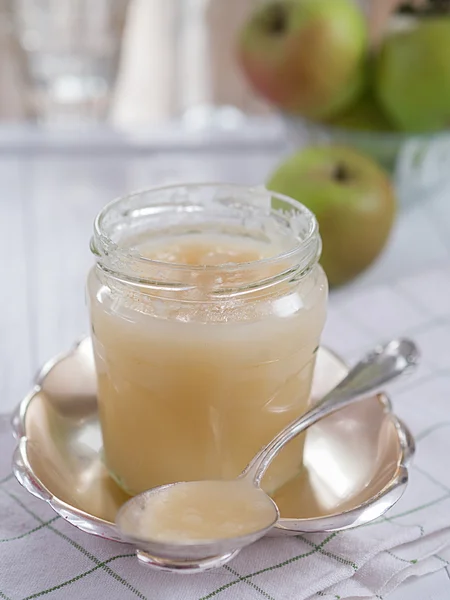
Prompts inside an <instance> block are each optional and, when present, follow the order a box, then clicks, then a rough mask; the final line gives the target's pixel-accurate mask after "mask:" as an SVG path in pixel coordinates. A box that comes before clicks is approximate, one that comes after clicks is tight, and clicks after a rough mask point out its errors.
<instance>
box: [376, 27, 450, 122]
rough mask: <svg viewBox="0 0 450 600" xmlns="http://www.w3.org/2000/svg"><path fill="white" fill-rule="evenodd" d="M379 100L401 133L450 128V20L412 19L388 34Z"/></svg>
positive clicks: (381, 63)
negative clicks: (408, 24)
mask: <svg viewBox="0 0 450 600" xmlns="http://www.w3.org/2000/svg"><path fill="white" fill-rule="evenodd" d="M375 83H376V91H377V95H378V99H379V101H380V103H381V104H382V106H383V107H384V109H385V111H386V113H387V114H388V115H389V117H390V118H391V120H392V121H393V122H394V124H396V125H397V126H398V127H399V128H400V129H401V130H403V131H410V132H428V131H438V130H441V129H444V128H447V127H449V126H450V17H441V18H431V17H429V18H424V19H422V20H413V21H411V22H410V26H408V27H406V28H405V29H404V30H403V29H400V30H398V31H395V30H394V31H392V32H391V33H390V34H388V35H387V37H386V39H385V41H384V43H383V45H382V48H381V51H380V53H379V56H378V60H377V65H376V82H375Z"/></svg>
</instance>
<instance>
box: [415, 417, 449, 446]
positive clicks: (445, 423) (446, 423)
mask: <svg viewBox="0 0 450 600" xmlns="http://www.w3.org/2000/svg"><path fill="white" fill-rule="evenodd" d="M445 427H450V421H443V422H441V423H437V424H436V425H431V427H427V428H426V429H424V430H423V431H421V432H420V433H418V434H417V435H416V442H420V441H421V440H423V439H424V438H426V437H428V436H429V435H430V434H431V433H434V432H435V431H438V429H443V428H445Z"/></svg>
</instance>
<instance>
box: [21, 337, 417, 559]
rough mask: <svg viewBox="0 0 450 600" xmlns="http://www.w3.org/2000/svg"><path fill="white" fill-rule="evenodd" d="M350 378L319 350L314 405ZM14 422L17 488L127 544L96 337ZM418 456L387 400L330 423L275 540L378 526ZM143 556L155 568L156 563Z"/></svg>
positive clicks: (307, 455) (52, 371)
mask: <svg viewBox="0 0 450 600" xmlns="http://www.w3.org/2000/svg"><path fill="white" fill-rule="evenodd" d="M346 372H347V368H346V366H345V365H344V363H343V362H342V361H341V360H340V359H339V358H338V357H337V356H336V355H335V354H333V353H332V352H331V351H330V350H327V349H326V348H323V347H321V348H320V349H319V352H318V357H317V366H316V371H315V376H314V384H313V394H312V396H313V400H314V398H320V397H321V396H322V395H323V394H325V393H326V392H327V391H328V390H329V389H331V388H332V387H333V386H334V385H335V384H336V383H337V382H338V381H339V380H341V379H342V378H343V377H344V376H345V374H346ZM12 425H13V429H14V433H15V436H16V438H17V440H18V445H17V448H16V451H15V453H14V458H13V470H14V474H15V476H16V478H17V479H18V481H19V482H20V483H21V484H22V485H23V486H24V487H25V488H26V489H27V490H28V491H29V492H30V493H31V494H33V495H34V496H37V497H38V498H40V499H42V500H45V501H46V502H48V504H50V506H51V507H52V508H53V509H54V510H55V511H56V512H57V513H58V514H59V515H61V516H62V517H64V519H66V520H67V521H69V522H70V523H72V524H73V525H75V526H76V527H78V528H79V529H81V530H83V531H85V532H87V533H90V534H93V535H97V536H100V537H103V538H108V539H110V540H116V541H120V542H123V540H122V539H121V535H120V532H119V531H118V529H117V528H116V526H115V524H114V520H115V515H116V513H117V510H118V509H119V507H120V506H121V505H122V504H123V503H124V502H125V501H126V500H127V499H128V496H127V495H126V494H125V492H123V491H122V490H121V489H120V488H119V487H118V486H117V485H116V483H115V482H114V481H113V480H112V479H111V478H110V477H109V475H108V473H107V471H106V469H105V467H104V466H103V463H102V461H101V448H102V437H101V430H100V425H99V421H98V413H97V397H96V379H95V371H94V362H93V355H92V347H91V341H90V339H89V338H85V339H84V340H82V341H81V342H80V343H78V344H77V345H76V346H75V347H74V348H73V349H72V350H71V351H70V352H68V353H67V354H64V355H62V356H58V357H56V358H55V359H53V360H51V361H49V362H48V363H47V364H46V365H45V366H44V368H43V369H42V371H41V372H40V374H39V375H38V377H37V380H36V384H35V386H34V387H33V389H32V390H31V392H30V393H29V394H28V395H27V397H26V398H25V399H24V400H23V401H22V402H21V404H20V405H19V407H18V408H17V410H16V412H15V414H14V416H13V420H12ZM413 454H414V440H413V438H412V436H411V434H410V432H409V431H408V429H407V428H406V427H405V425H404V424H403V423H402V422H401V421H400V420H399V419H398V418H397V417H396V416H395V415H394V414H393V412H392V409H391V404H390V402H389V400H388V398H387V397H386V396H385V395H383V394H381V395H378V396H374V397H372V398H368V399H367V400H365V401H364V402H361V403H358V404H355V405H354V406H350V407H348V408H345V409H343V410H341V411H340V412H338V413H336V414H335V415H332V416H330V417H327V418H326V419H324V420H322V421H321V422H319V423H317V424H316V425H314V426H313V427H312V428H311V429H310V430H309V431H308V433H307V436H306V443H305V451H304V464H305V468H304V469H303V472H302V474H301V475H300V476H299V477H298V478H297V479H296V480H294V481H292V482H291V483H290V484H288V485H286V486H285V487H284V488H283V489H282V490H281V491H279V492H278V493H277V494H276V496H275V500H276V502H277V504H278V506H279V508H280V512H281V519H280V521H279V523H278V525H277V526H276V527H275V528H274V529H273V530H272V532H271V535H295V534H298V533H299V532H314V531H315V532H317V531H322V532H325V531H336V530H341V529H347V528H350V527H355V526H357V525H361V524H363V523H367V522H369V521H372V520H374V519H376V518H377V517H379V516H381V515H382V514H383V513H385V512H386V511H387V510H388V509H389V508H390V507H391V506H393V504H395V502H397V501H398V500H399V498H400V497H401V496H402V494H403V492H404V490H405V488H406V485H407V481H408V469H407V467H408V464H409V461H410V459H411V457H412V455H413ZM138 557H139V558H140V559H141V560H143V561H144V562H146V563H147V564H149V558H148V556H139V552H138ZM151 563H152V561H151V560H150V564H151Z"/></svg>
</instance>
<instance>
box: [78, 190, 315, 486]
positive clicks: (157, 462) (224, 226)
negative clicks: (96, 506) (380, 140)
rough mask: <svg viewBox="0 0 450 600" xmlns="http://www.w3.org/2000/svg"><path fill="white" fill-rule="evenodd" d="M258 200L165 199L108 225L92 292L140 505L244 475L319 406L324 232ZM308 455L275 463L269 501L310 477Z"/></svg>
mask: <svg viewBox="0 0 450 600" xmlns="http://www.w3.org/2000/svg"><path fill="white" fill-rule="evenodd" d="M258 195H261V191H260V190H258V191H256V190H254V189H252V188H241V187H238V186H213V185H211V186H208V185H205V186H180V187H174V188H163V189H160V190H150V191H149V192H144V193H141V194H136V195H134V196H131V197H129V198H125V199H121V200H118V201H115V202H114V203H112V204H110V205H109V206H108V207H106V208H105V209H104V210H103V211H102V213H101V214H100V215H99V217H98V218H97V222H96V230H95V234H94V239H93V243H92V246H93V249H94V252H95V254H96V255H97V265H96V266H95V267H94V268H93V269H92V271H91V273H90V276H89V284H88V289H89V299H90V312H91V322H92V335H93V342H94V353H95V360H96V369H97V376H98V398H99V411H100V418H101V426H102V434H103V443H104V459H105V463H106V465H107V467H108V469H109V471H110V473H111V474H112V476H113V477H114V478H115V479H116V481H118V482H119V483H120V485H121V486H122V487H123V488H124V489H125V490H126V491H128V492H129V493H130V494H133V495H134V494H137V493H139V492H142V491H144V490H146V489H149V488H152V487H155V486H158V485H163V484H166V483H172V482H176V481H196V480H202V479H214V480H220V479H226V478H233V477H236V476H237V475H238V474H239V473H240V472H241V471H242V469H243V468H244V467H245V465H246V464H247V463H248V461H249V460H250V458H251V457H252V456H253V455H254V454H255V453H256V452H257V451H258V450H259V448H261V447H262V446H264V445H265V444H266V443H267V442H268V441H269V440H270V439H271V438H272V437H273V436H274V435H275V433H276V432H277V431H279V430H281V429H282V428H283V427H284V426H285V425H286V424H287V423H289V422H290V421H292V420H294V419H295V418H296V417H298V416H299V415H301V414H302V413H304V412H305V411H306V409H307V407H308V402H309V393H310V387H311V380H312V373H313V368H314V360H315V350H316V348H317V347H318V344H319V339H320V334H321V331H322V327H323V323H324V319H325V306H326V296H327V285H326V279H325V276H324V274H323V271H322V269H321V268H320V267H319V266H318V264H317V260H318V256H319V252H320V239H319V237H318V232H317V225H316V223H315V220H314V217H313V215H312V214H311V213H309V211H307V210H306V209H304V208H303V207H302V206H301V205H300V204H298V203H296V202H294V201H290V200H289V199H286V198H284V197H282V196H277V198H278V199H277V203H280V202H281V204H282V205H283V203H284V207H283V208H285V210H282V209H280V208H278V210H277V211H274V210H272V209H271V204H270V202H271V198H272V196H273V195H272V194H271V193H269V192H264V197H263V199H264V200H267V199H268V200H269V204H268V206H267V205H266V206H264V205H263V204H262V203H260V199H259V197H258V198H256V199H255V197H256V196H258ZM174 197H175V200H174ZM180 198H181V200H180ZM256 200H257V201H256ZM302 450H303V438H302V437H299V438H298V439H296V440H295V441H294V442H293V443H292V444H291V445H290V446H289V448H286V449H285V450H284V451H283V452H282V453H281V454H280V456H279V457H277V459H276V460H275V461H274V463H273V465H272V466H271V468H270V470H269V471H268V473H267V475H266V478H265V480H264V482H263V487H264V488H265V489H266V490H267V491H269V492H274V491H275V490H276V489H278V488H280V487H281V486H282V485H284V484H285V483H286V482H287V481H289V480H290V479H291V478H293V477H295V476H296V475H297V474H298V472H299V470H300V469H301V466H302Z"/></svg>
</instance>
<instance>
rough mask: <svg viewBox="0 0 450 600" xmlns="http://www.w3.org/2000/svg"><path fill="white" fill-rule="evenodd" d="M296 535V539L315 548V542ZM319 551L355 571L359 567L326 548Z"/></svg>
mask: <svg viewBox="0 0 450 600" xmlns="http://www.w3.org/2000/svg"><path fill="white" fill-rule="evenodd" d="M336 533H338V532H336ZM296 537H297V539H300V540H302V542H305V544H308V546H312V547H313V548H317V545H316V544H314V543H313V542H311V541H310V540H308V539H306V538H305V537H303V536H302V535H298V536H296ZM319 552H320V554H323V555H324V556H327V557H328V558H333V559H334V560H336V561H337V562H339V563H341V564H342V565H348V566H349V567H352V569H353V570H354V571H355V573H356V571H357V570H358V569H359V567H358V565H356V564H355V563H354V562H352V561H351V560H347V559H346V558H342V556H338V555H337V554H333V553H332V552H328V551H327V550H324V549H323V548H320V549H319Z"/></svg>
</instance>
